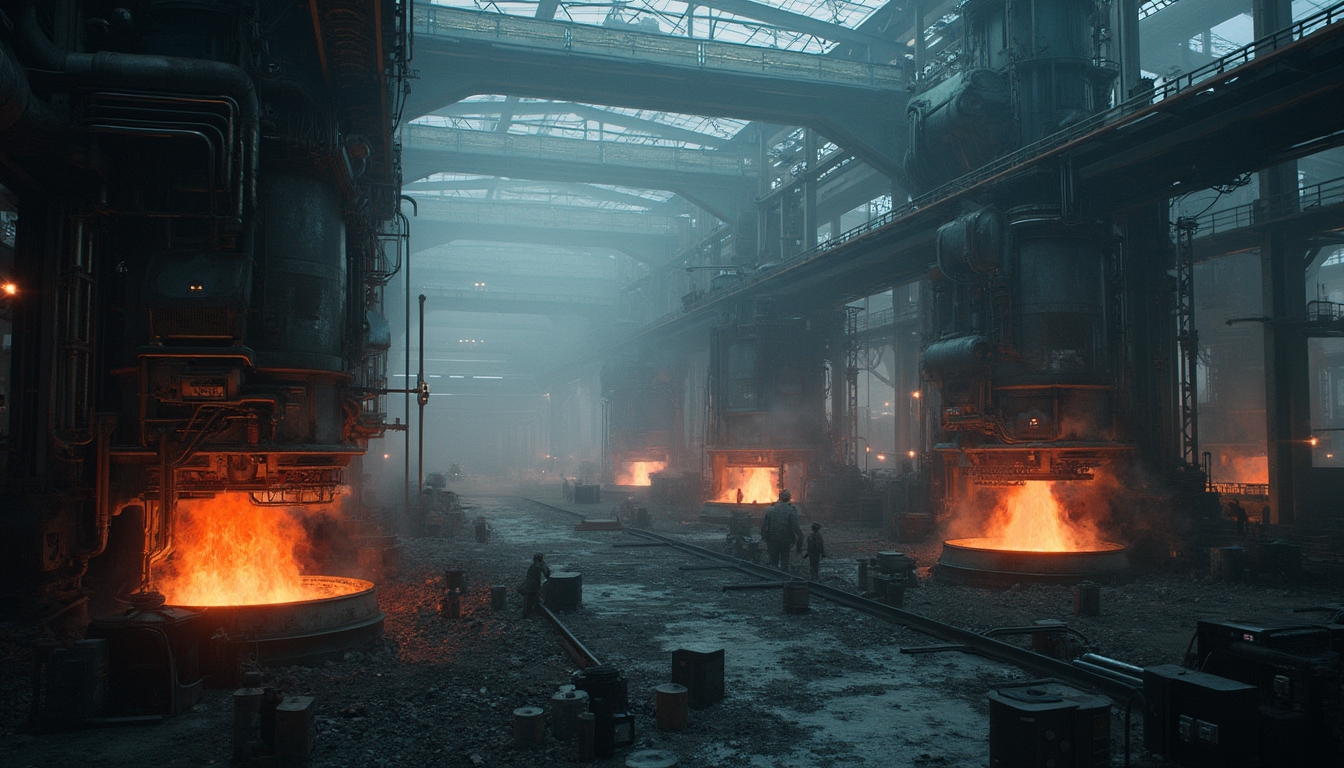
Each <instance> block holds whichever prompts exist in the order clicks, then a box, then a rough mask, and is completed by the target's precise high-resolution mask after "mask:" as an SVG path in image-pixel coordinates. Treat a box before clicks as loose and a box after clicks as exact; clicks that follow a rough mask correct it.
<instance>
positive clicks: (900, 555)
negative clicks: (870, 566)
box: [877, 552, 915, 574]
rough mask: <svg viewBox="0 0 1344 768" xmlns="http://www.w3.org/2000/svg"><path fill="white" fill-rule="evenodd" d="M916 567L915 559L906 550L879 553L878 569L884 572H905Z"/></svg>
mask: <svg viewBox="0 0 1344 768" xmlns="http://www.w3.org/2000/svg"><path fill="white" fill-rule="evenodd" d="M914 567H915V561H914V559H913V558H911V557H910V556H908V555H906V554H905V553H904V552H878V553H877V569H878V570H879V571H881V572H883V573H900V574H904V573H906V572H907V571H909V570H910V569H911V568H914Z"/></svg>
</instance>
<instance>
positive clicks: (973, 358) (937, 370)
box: [922, 336, 994, 379]
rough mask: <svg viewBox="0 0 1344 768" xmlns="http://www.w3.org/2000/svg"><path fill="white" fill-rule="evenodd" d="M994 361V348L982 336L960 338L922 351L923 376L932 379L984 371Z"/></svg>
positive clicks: (933, 345) (941, 342)
mask: <svg viewBox="0 0 1344 768" xmlns="http://www.w3.org/2000/svg"><path fill="white" fill-rule="evenodd" d="M993 359H994V347H993V346H992V345H991V344H990V343H989V339H988V338H986V337H984V336H962V337H960V338H956V339H948V340H946V341H940V342H938V343H936V344H932V345H930V346H929V348H928V349H926V350H924V357H923V361H922V366H923V370H924V375H925V376H928V377H930V378H934V379H941V378H944V377H946V376H956V375H961V374H967V373H978V372H980V371H982V370H985V369H986V367H987V366H988V365H989V364H990V363H991V362H992V361H993Z"/></svg>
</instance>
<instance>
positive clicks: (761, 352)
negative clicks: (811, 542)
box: [705, 317, 831, 504]
mask: <svg viewBox="0 0 1344 768" xmlns="http://www.w3.org/2000/svg"><path fill="white" fill-rule="evenodd" d="M826 344H827V336H826V334H825V333H824V332H823V331H822V329H820V328H817V327H814V326H813V324H812V323H811V322H810V321H808V320H805V319H801V318H783V319H768V318H764V317H756V318H755V319H754V320H753V321H752V322H750V323H743V324H738V325H731V326H726V327H721V328H717V329H715V330H714V333H713V339H712V341H711V346H710V360H709V380H710V384H709V391H710V413H709V426H708V429H707V438H706V441H705V450H706V453H708V454H709V461H710V466H711V470H712V472H713V480H712V486H711V490H710V495H709V500H710V502H724V503H748V504H751V503H771V502H773V501H774V500H775V498H776V496H777V494H778V492H779V490H780V489H784V488H787V489H788V490H789V491H790V492H791V493H792V494H793V499H794V502H795V503H798V502H804V503H805V502H806V501H807V489H808V483H809V481H810V480H811V479H813V477H814V476H815V474H816V473H817V472H818V470H819V469H820V467H821V466H822V464H823V462H825V461H827V460H829V458H830V455H831V452H830V443H829V430H828V428H827V423H826V412H825V402H826V367H825V359H826V349H827V347H826ZM739 491H740V492H741V498H739V497H738V492H739Z"/></svg>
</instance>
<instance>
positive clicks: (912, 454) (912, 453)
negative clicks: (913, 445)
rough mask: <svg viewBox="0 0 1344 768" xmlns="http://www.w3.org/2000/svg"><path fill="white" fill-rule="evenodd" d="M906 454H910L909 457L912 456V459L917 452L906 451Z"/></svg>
mask: <svg viewBox="0 0 1344 768" xmlns="http://www.w3.org/2000/svg"><path fill="white" fill-rule="evenodd" d="M905 455H906V456H909V457H910V458H912V459H913V458H915V452H914V451H906V452H905Z"/></svg>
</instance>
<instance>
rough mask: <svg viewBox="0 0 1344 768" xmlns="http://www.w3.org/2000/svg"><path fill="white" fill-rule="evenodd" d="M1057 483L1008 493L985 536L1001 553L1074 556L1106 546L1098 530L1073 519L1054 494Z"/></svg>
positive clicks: (1032, 484) (1022, 487) (1016, 488)
mask: <svg viewBox="0 0 1344 768" xmlns="http://www.w3.org/2000/svg"><path fill="white" fill-rule="evenodd" d="M1054 486H1055V483H1048V482H1042V481H1039V480H1037V481H1028V482H1026V483H1023V484H1022V485H1019V486H1011V487H1009V488H1006V489H1004V491H1003V493H1001V494H1000V495H999V499H998V504H997V505H996V507H995V509H994V513H993V515H992V516H991V517H990V520H989V523H988V525H987V526H986V530H985V532H984V536H985V538H992V539H996V540H997V541H995V542H994V547H995V548H997V549H1011V550H1018V551H1024V552H1074V551H1078V550H1089V549H1095V548H1096V547H1097V546H1098V545H1100V544H1101V543H1102V539H1101V537H1100V536H1099V535H1098V533H1097V530H1096V526H1094V525H1093V524H1092V523H1091V522H1089V521H1086V520H1074V519H1071V518H1070V516H1069V513H1068V510H1066V509H1065V508H1064V506H1063V505H1062V504H1060V503H1059V500H1058V499H1057V498H1056V497H1055V493H1054Z"/></svg>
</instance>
